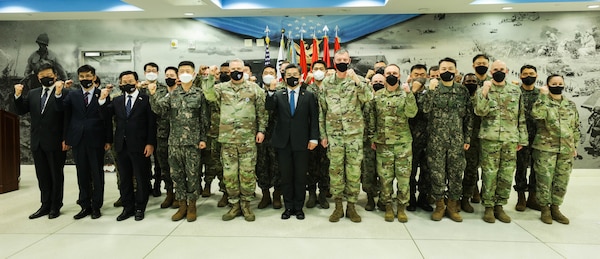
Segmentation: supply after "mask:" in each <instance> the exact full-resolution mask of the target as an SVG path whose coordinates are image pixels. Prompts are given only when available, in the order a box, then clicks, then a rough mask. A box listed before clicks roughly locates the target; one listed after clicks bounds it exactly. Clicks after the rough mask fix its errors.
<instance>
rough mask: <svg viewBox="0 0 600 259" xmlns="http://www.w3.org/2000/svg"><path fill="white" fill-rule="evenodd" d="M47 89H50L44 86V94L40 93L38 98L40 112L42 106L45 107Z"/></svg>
mask: <svg viewBox="0 0 600 259" xmlns="http://www.w3.org/2000/svg"><path fill="white" fill-rule="evenodd" d="M48 90H50V88H47V87H44V94H43V95H42V99H41V100H40V107H41V108H42V112H44V108H46V100H47V99H48Z"/></svg>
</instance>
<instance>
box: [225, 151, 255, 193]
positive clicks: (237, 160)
mask: <svg viewBox="0 0 600 259" xmlns="http://www.w3.org/2000/svg"><path fill="white" fill-rule="evenodd" d="M221 161H222V162H223V180H225V189H227V194H228V195H229V203H231V204H235V203H238V202H239V201H240V200H242V201H252V199H253V198H254V190H255V189H256V173H255V170H256V144H255V143H254V142H250V143H236V144H232V143H221Z"/></svg>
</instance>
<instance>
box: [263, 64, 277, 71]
mask: <svg viewBox="0 0 600 259" xmlns="http://www.w3.org/2000/svg"><path fill="white" fill-rule="evenodd" d="M267 68H272V69H273V70H275V71H277V68H275V66H273V65H265V67H263V70H262V71H265V70H266V69H267Z"/></svg>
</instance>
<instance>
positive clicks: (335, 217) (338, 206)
mask: <svg viewBox="0 0 600 259" xmlns="http://www.w3.org/2000/svg"><path fill="white" fill-rule="evenodd" d="M343 216H344V205H343V204H342V199H340V198H336V199H335V209H334V210H333V213H331V216H329V222H338V221H340V218H342V217H343Z"/></svg>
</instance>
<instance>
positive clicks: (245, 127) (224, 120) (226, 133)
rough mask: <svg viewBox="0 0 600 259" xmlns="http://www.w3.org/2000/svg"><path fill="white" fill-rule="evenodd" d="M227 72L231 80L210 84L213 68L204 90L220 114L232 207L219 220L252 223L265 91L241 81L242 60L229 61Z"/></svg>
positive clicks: (225, 172)
mask: <svg viewBox="0 0 600 259" xmlns="http://www.w3.org/2000/svg"><path fill="white" fill-rule="evenodd" d="M229 69H230V70H231V72H230V74H231V81H229V82H225V83H220V84H216V85H213V84H211V83H210V81H212V80H214V74H216V71H215V70H216V69H215V70H213V71H211V76H209V80H208V81H209V83H208V84H207V85H206V87H205V88H204V95H205V96H206V99H207V100H208V101H210V102H214V103H216V105H217V107H219V110H220V111H221V117H220V123H219V138H218V141H219V142H220V143H221V161H222V163H223V177H224V180H225V186H226V189H227V193H228V195H229V203H231V204H232V205H233V207H232V208H231V210H229V212H227V213H226V214H225V215H223V217H222V219H223V220H224V221H228V220H232V219H234V218H235V217H237V216H240V215H242V214H243V215H244V218H245V220H246V221H254V220H255V216H254V214H253V213H252V211H251V210H250V201H251V200H252V199H253V198H254V190H255V189H256V173H255V170H256V167H255V166H256V143H259V144H260V143H262V142H263V140H264V137H265V135H264V133H263V132H265V128H266V126H267V113H266V111H265V92H264V90H263V89H261V88H260V86H258V85H257V84H255V83H252V82H249V81H246V80H244V76H243V69H244V61H242V60H241V59H234V60H232V61H230V62H229ZM240 203H241V204H240Z"/></svg>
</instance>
